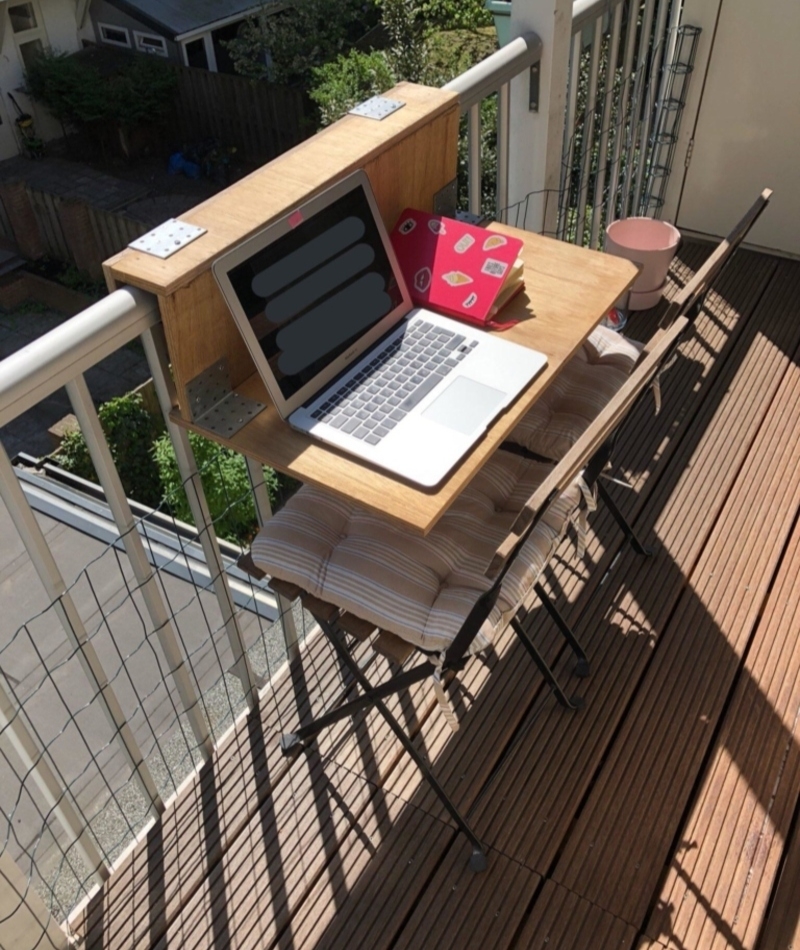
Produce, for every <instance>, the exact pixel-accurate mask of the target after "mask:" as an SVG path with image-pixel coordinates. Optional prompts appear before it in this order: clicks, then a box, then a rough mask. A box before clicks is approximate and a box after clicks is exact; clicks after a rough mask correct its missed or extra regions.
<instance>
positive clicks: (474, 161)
mask: <svg viewBox="0 0 800 950" xmlns="http://www.w3.org/2000/svg"><path fill="white" fill-rule="evenodd" d="M541 55H542V41H541V40H540V39H539V37H538V36H537V35H536V34H535V33H526V34H524V35H523V36H519V37H517V38H516V39H515V40H512V41H511V42H510V43H509V44H508V45H506V46H504V47H503V48H502V49H499V50H497V51H496V52H495V53H493V54H492V55H491V56H489V57H487V58H486V59H485V60H483V61H482V62H480V63H477V64H476V65H475V66H473V67H472V68H471V69H468V70H467V71H466V72H465V73H462V74H461V75H460V76H457V77H456V78H455V79H453V80H451V81H450V82H449V83H447V84H446V85H445V86H444V87H443V88H444V89H447V90H450V91H452V92H457V93H458V96H459V105H460V107H461V114H462V115H466V116H467V168H468V187H467V190H468V195H469V205H468V210H469V212H470V214H472V215H475V216H480V215H481V213H482V212H483V211H484V210H486V209H484V208H482V206H481V205H482V188H481V183H482V177H483V175H482V160H481V124H482V122H481V104H482V103H483V102H484V100H486V99H487V98H488V97H489V96H492V95H495V94H496V95H497V96H498V107H497V184H496V201H495V208H494V209H492V213H493V214H494V215H496V216H498V217H502V212H503V209H504V208H506V207H507V205H508V149H509V136H510V131H511V130H510V124H509V84H510V82H511V80H512V79H514V78H515V77H517V76H519V75H520V74H521V73H524V72H526V71H529V70H530V69H531V68H533V67H535V66H536V64H537V63H538V62H539V60H540V58H541Z"/></svg>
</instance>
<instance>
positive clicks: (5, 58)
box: [0, 0, 94, 159]
mask: <svg viewBox="0 0 800 950" xmlns="http://www.w3.org/2000/svg"><path fill="white" fill-rule="evenodd" d="M75 8H76V3H75V0H38V10H39V13H41V18H42V21H43V26H44V37H43V40H42V42H43V43H44V44H45V45H47V46H50V47H51V48H52V49H55V50H59V51H60V52H65V53H72V52H75V51H76V50H79V49H80V48H81V40H83V39H87V40H93V39H94V31H93V30H92V25H91V23H90V22H89V19H88V17H87V19H86V25H85V26H84V28H83V29H82V30H78V25H77V22H76V18H75ZM7 10H8V4H6V3H3V4H0V17H2V18H3V21H4V22H3V25H4V30H3V42H2V47H0V98H2V106H0V119H2V121H3V125H2V126H0V159H4V158H11V157H12V156H13V155H16V154H17V153H18V150H19V149H18V141H17V138H16V134H15V130H14V119H15V118H16V113H15V112H14V107H13V105H12V104H11V101H10V99H9V98H8V95H7V93H8V92H11V93H12V95H13V96H14V98H15V99H16V100H17V102H18V103H19V105H20V106H21V108H22V109H23V111H25V112H29V113H30V114H31V115H32V116H34V119H35V123H36V131H37V133H38V135H39V136H40V137H41V138H43V139H48V138H54V137H58V136H60V135H61V134H62V131H61V126H60V125H59V124H58V123H57V122H55V121H54V120H53V119H52V118H51V117H50V116H49V115H48V114H47V113H46V112H45V110H44V109H43V108H42V107H41V106H37V105H36V104H35V103H34V102H33V101H32V100H31V99H30V98H29V97H28V96H27V95H26V94H25V93H24V92H19V91H18V90H19V89H20V88H21V87H22V86H23V85H24V83H25V77H24V70H23V64H22V60H21V59H20V56H19V51H18V49H17V41H16V39H15V37H14V33H13V32H12V30H11V23H10V22H9V19H8V12H7Z"/></svg>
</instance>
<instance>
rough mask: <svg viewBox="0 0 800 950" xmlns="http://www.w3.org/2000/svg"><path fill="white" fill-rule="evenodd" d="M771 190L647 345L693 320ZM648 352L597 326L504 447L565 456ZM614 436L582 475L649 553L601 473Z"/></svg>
mask: <svg viewBox="0 0 800 950" xmlns="http://www.w3.org/2000/svg"><path fill="white" fill-rule="evenodd" d="M771 195H772V191H771V190H770V189H769V188H765V189H764V191H762V192H761V194H760V195H759V196H758V198H757V199H756V200H755V202H754V203H753V204H752V205H751V207H750V208H749V210H748V211H747V213H746V214H745V215H744V217H743V218H742V219H741V220H740V221H739V222H738V223H737V224H736V226H735V227H734V228H733V230H732V231H731V232H730V234H729V235H728V236H727V237H726V238H725V239H724V240H723V241H721V242H720V244H719V245H718V246H717V247H716V248H715V250H714V251H713V252H712V254H711V255H710V256H709V257H708V259H707V260H706V261H705V263H704V264H703V266H702V267H701V268H700V269H699V270H698V271H697V273H696V274H695V275H694V277H693V278H692V279H691V280H690V281H689V282H688V283H687V284H686V286H685V287H683V288H682V289H681V290H680V291H679V292H678V294H676V296H675V299H674V300H673V301H672V302H671V303H670V305H669V307H668V309H667V311H666V313H665V314H664V317H663V318H662V320H661V322H660V324H659V329H658V330H657V331H656V333H655V334H654V336H653V338H652V340H651V341H650V343H649V344H648V347H649V346H650V345H652V344H653V343H654V342H655V341H657V340H658V338H659V335H660V334H661V333H663V332H664V330H665V328H667V327H669V326H670V325H671V324H672V323H673V322H674V321H675V320H676V319H677V318H678V317H679V316H685V317H687V319H688V323H687V329H688V327H689V326H691V325H692V324H693V322H694V320H695V319H696V318H697V316H698V314H699V313H700V312H701V310H702V308H703V302H704V300H705V295H706V294H707V293H708V290H709V288H710V286H711V284H712V282H713V281H714V279H715V278H716V277H718V276H719V274H720V273H721V272H722V270H723V268H724V267H725V266H726V265H727V264H728V263H729V262H730V260H731V258H732V256H733V254H734V252H735V251H736V249H737V248H738V247H739V245H740V244H741V243H742V241H743V240H744V239H745V237H746V236H747V234H748V232H749V231H750V229H751V228H752V226H753V225H754V224H755V223H756V221H757V220H758V218H759V217H760V215H761V213H762V212H763V211H764V209H765V208H766V206H767V204H769V200H770V197H771ZM679 342H680V341H679V340H676V341H675V343H674V347H673V349H675V348H677V346H678V344H679ZM644 352H645V344H644V343H640V342H638V341H636V340H632V339H630V338H628V337H626V336H624V335H623V334H620V333H617V332H615V331H613V330H610V329H607V328H604V327H598V328H597V329H596V330H595V331H594V332H593V333H592V334H591V335H590V337H589V339H588V340H587V341H586V343H584V345H583V347H582V348H581V350H579V352H578V353H577V355H576V356H575V357H573V359H572V360H570V362H569V363H568V364H567V365H566V366H565V367H564V369H563V370H562V372H561V373H560V375H559V378H558V379H556V380H555V381H554V382H553V384H552V385H551V386H550V387H549V388H548V390H547V391H546V392H545V393H544V395H543V397H542V398H541V399H539V400H538V401H537V403H536V404H535V405H534V406H533V408H532V409H531V410H530V412H529V413H528V414H527V415H526V416H525V417H524V418H523V419H522V421H521V422H520V423H519V425H518V426H517V427H516V428H515V429H514V431H513V432H512V433H511V435H510V436H509V438H508V440H507V441H506V443H504V445H503V448H505V449H506V450H508V451H516V452H519V453H521V454H523V455H525V456H526V457H528V458H537V459H549V460H553V461H558V460H559V459H561V458H563V456H564V455H565V453H566V452H567V451H568V450H569V448H570V447H571V446H572V445H573V444H574V443H575V442H576V441H577V440H578V439H579V438H580V436H581V434H582V433H583V432H584V431H585V429H586V428H587V426H588V425H589V423H590V422H591V421H592V420H593V419H594V418H596V417H597V415H598V414H599V413H600V412H601V411H602V409H603V408H604V407H605V406H606V405H607V404H608V402H609V400H610V399H611V398H612V397H613V395H614V394H615V393H616V392H617V390H618V389H619V387H620V386H621V385H622V384H623V382H624V381H625V379H627V378H628V376H629V375H630V374H631V372H632V371H633V369H634V367H636V365H637V364H638V363H639V361H640V360H641V359H642V355H643V353H644ZM669 362H670V358H669V357H668V358H667V359H665V360H664V364H663V365H664V366H666V365H668V364H669ZM662 371H663V370H662ZM660 375H661V371H660V372H659V373H658V374H657V375H656V376H655V377H654V379H653V382H652V388H653V394H654V398H655V402H656V413H658V412H659V410H660V407H661V387H660ZM615 440H616V433H613V434H612V436H611V438H610V439H609V441H608V443H607V444H606V445H604V446H603V447H602V448H601V450H600V451H599V452H598V454H597V455H596V457H595V458H594V459H592V460H591V462H590V463H589V465H588V466H587V470H586V474H585V476H584V479H585V482H586V483H587V484H588V486H589V487H590V488H592V489H595V488H596V490H597V493H598V495H599V497H600V498H601V499H602V500H603V502H604V504H605V505H606V507H607V508H608V509H609V511H610V512H611V514H612V516H613V518H614V520H615V521H616V522H617V524H618V525H619V527H620V529H621V530H622V531H623V533H624V534H625V537H626V538H627V540H628V541H629V542H630V544H631V545H632V546H633V548H634V550H635V551H636V552H637V553H638V554H643V555H648V554H649V553H651V552H650V551H649V549H648V548H646V547H645V546H644V545H643V544H642V542H641V541H640V540H639V538H638V537H637V536H636V533H635V532H634V531H633V528H632V527H631V526H630V525H629V524H628V522H627V520H626V519H625V517H624V515H623V514H622V512H621V511H620V510H619V508H617V506H616V504H615V503H614V500H613V498H612V497H611V495H610V494H609V492H608V491H607V490H606V488H605V486H604V485H603V482H602V481H601V479H600V476H601V474H602V473H603V471H604V470H605V469H606V467H607V466H608V464H609V462H610V459H611V456H612V454H613V449H614V444H615Z"/></svg>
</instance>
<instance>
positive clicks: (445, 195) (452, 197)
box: [433, 178, 458, 218]
mask: <svg viewBox="0 0 800 950" xmlns="http://www.w3.org/2000/svg"><path fill="white" fill-rule="evenodd" d="M457 199H458V181H457V180H456V179H455V178H454V179H453V180H452V181H449V182H448V183H447V184H446V185H445V186H444V187H443V188H440V189H439V190H438V191H437V192H436V194H435V195H434V196H433V213H434V214H442V215H445V216H446V217H448V218H452V217H453V215H455V213H456V202H457Z"/></svg>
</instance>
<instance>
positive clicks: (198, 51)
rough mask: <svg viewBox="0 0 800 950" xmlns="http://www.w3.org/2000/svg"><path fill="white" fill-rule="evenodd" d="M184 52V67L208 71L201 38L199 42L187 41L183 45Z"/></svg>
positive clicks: (204, 46)
mask: <svg viewBox="0 0 800 950" xmlns="http://www.w3.org/2000/svg"><path fill="white" fill-rule="evenodd" d="M183 48H184V50H185V52H186V65H187V66H193V67H194V68H195V69H208V55H207V54H206V44H205V40H204V39H202V37H201V38H200V39H199V40H189V42H188V43H184V44H183Z"/></svg>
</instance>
